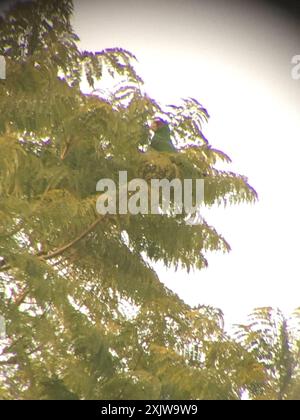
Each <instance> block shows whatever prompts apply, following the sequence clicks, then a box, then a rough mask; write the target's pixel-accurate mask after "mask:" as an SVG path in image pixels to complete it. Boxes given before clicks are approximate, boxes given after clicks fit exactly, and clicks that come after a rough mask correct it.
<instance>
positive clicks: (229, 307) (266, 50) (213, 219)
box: [73, 0, 300, 323]
mask: <svg viewBox="0 0 300 420" xmlns="http://www.w3.org/2000/svg"><path fill="white" fill-rule="evenodd" d="M249 3H250V2H248V6H245V4H246V3H245V2H243V1H239V2H235V1H233V0H232V1H231V2H230V1H226V2H225V0H224V1H221V0H219V1H214V0H202V1H200V0H199V1H196V0H160V1H158V0H152V1H141V0H140V1H139V0H123V1H120V0H119V1H116V0H109V1H108V0H107V1H104V0H98V1H96V0H94V1H92V0H86V1H82V0H81V1H79V0H77V1H76V0H75V16H74V21H73V24H74V27H75V30H76V32H77V33H78V34H79V36H80V38H81V47H82V48H84V49H89V50H94V51H96V50H97V51H99V50H102V49H104V48H108V47H122V48H126V49H128V50H130V51H132V52H133V53H134V54H135V55H136V56H137V58H138V60H139V64H138V67H137V69H138V72H139V74H140V75H141V76H142V78H143V79H144V81H145V87H146V90H147V92H148V93H149V94H150V95H151V96H152V97H154V98H155V99H157V100H159V101H161V102H162V103H167V104H168V103H176V101H178V100H179V99H180V98H181V97H188V96H193V97H195V98H197V99H198V100H199V101H200V102H201V103H202V104H203V105H204V106H205V107H206V108H207V109H208V111H209V114H210V116H211V118H210V120H209V123H208V125H207V126H206V127H205V129H204V132H205V134H206V136H207V137H208V139H209V141H210V143H211V144H212V145H213V146H214V147H217V148H219V149H221V150H223V151H225V152H226V153H227V154H229V155H230V156H231V158H232V159H233V165H232V166H231V167H230V168H229V169H233V170H236V171H238V172H240V173H242V174H244V175H247V176H248V177H249V181H250V183H251V184H252V185H253V186H254V187H255V189H256V190H257V191H258V194H259V197H260V200H259V203H257V204H256V205H255V206H252V205H251V206H250V205H242V206H235V207H231V208H227V209H225V210H224V209H222V208H216V209H213V210H210V211H208V212H207V214H206V218H207V219H208V221H209V222H210V223H211V224H212V225H213V226H215V227H216V228H217V229H218V231H219V232H220V233H222V234H223V235H224V236H225V238H226V239H227V240H228V241H229V243H230V244H231V246H232V252H231V253H230V254H227V255H222V254H218V255H211V256H209V268H208V269H206V270H204V271H200V272H195V273H190V274H187V273H186V272H183V271H178V272H177V273H175V272H174V271H173V270H166V269H164V268H163V267H161V266H158V271H159V274H160V277H161V279H162V280H163V281H164V282H165V284H166V285H167V286H168V287H169V288H171V289H173V290H174V291H175V292H177V293H178V294H179V295H180V296H181V297H182V298H184V299H185V300H186V301H187V302H188V303H190V304H193V305H196V304H210V305H214V306H217V307H220V308H221V309H222V310H223V311H224V313H225V316H226V319H227V322H228V323H233V322H240V321H242V320H243V318H244V317H245V316H246V314H247V313H249V312H250V311H251V310H252V309H253V308H254V307H257V306H269V305H270V306H279V307H280V308H282V309H283V310H284V311H286V313H289V312H291V311H292V310H293V309H295V308H296V307H299V306H300V269H299V265H298V264H299V260H300V256H299V255H298V253H299V238H300V224H299V220H298V217H299V214H300V200H299V198H298V195H299V192H298V191H299V187H298V180H299V174H298V171H299V153H300V146H299V142H300V119H299V112H300V111H299V102H300V81H295V80H292V78H291V68H292V65H291V58H292V56H294V55H296V54H300V37H299V30H298V28H296V26H295V25H294V24H293V23H292V22H289V21H288V20H287V17H285V16H282V15H280V14H278V13H276V12H275V11H274V10H272V9H268V8H263V7H262V6H254V4H256V3H255V2H254V1H253V2H251V4H252V5H251V6H249ZM225 4H226V7H225ZM258 4H259V3H258ZM297 31H298V32H297Z"/></svg>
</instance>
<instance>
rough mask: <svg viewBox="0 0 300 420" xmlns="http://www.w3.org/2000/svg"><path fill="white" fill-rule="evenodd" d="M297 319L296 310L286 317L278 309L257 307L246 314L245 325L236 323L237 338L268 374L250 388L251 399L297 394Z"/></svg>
mask: <svg viewBox="0 0 300 420" xmlns="http://www.w3.org/2000/svg"><path fill="white" fill-rule="evenodd" d="M299 319H300V318H299V310H298V311H296V312H295V313H294V315H293V317H291V319H289V320H287V319H286V318H285V316H284V315H283V313H282V312H281V311H280V310H278V309H277V310H275V309H273V308H269V307H267V308H258V309H256V310H255V311H254V312H253V313H252V314H251V315H250V316H249V323H248V324H247V325H239V326H238V328H237V332H236V336H237V341H238V342H240V343H241V344H243V347H244V348H246V349H247V350H248V351H249V352H250V353H251V354H252V355H254V357H255V358H256V359H257V360H258V361H259V363H260V364H262V365H263V366H264V370H265V372H266V374H267V377H266V381H265V382H264V383H263V384H261V385H260V386H257V385H256V386H255V387H254V388H250V389H249V390H250V395H251V396H252V397H253V398H255V399H273V400H283V399H287V398H288V397H291V396H292V395H293V394H295V393H296V389H297V386H298V385H297V379H298V376H299V368H300V365H299V349H300V347H299V343H300V341H299V339H300V335H299V333H300V323H299ZM298 396H299V395H298Z"/></svg>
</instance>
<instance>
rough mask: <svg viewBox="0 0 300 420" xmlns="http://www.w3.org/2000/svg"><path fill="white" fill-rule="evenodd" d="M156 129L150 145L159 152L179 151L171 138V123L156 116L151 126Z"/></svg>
mask: <svg viewBox="0 0 300 420" xmlns="http://www.w3.org/2000/svg"><path fill="white" fill-rule="evenodd" d="M150 128H151V130H153V131H154V136H153V137H152V140H151V143H150V146H151V147H152V148H153V149H155V150H156V151H158V152H169V153H177V149H176V147H175V146H174V145H173V143H172V140H171V130H170V127H169V124H168V123H167V122H166V121H164V120H163V119H162V118H155V120H154V121H153V122H152V124H151V126H150Z"/></svg>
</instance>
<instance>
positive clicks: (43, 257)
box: [37, 216, 102, 261]
mask: <svg viewBox="0 0 300 420" xmlns="http://www.w3.org/2000/svg"><path fill="white" fill-rule="evenodd" d="M101 220H102V216H101V217H99V218H98V219H96V220H95V221H94V222H93V223H92V224H91V225H90V226H89V227H88V228H87V229H86V230H85V231H84V232H82V233H81V234H80V235H79V236H77V238H75V239H74V240H73V241H71V242H69V243H68V244H66V245H64V246H63V247H61V248H58V249H57V250H56V251H53V252H51V253H50V254H46V255H43V254H37V256H39V257H41V260H45V261H47V260H51V259H52V258H55V257H58V256H59V255H61V254H63V253H64V252H65V251H67V250H68V249H70V248H72V247H73V246H74V245H76V244H77V243H78V242H80V241H81V240H82V239H84V238H85V237H86V236H87V235H88V234H89V233H90V232H92V230H93V229H95V227H96V226H97V225H98V224H99V223H100V222H101Z"/></svg>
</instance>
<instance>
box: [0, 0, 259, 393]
mask: <svg viewBox="0 0 300 420" xmlns="http://www.w3.org/2000/svg"><path fill="white" fill-rule="evenodd" d="M72 11H73V6H72V2H71V1H70V0H59V1H58V0H55V1H46V0H38V1H27V2H20V3H17V4H16V5H14V6H13V7H12V8H11V9H10V10H9V11H7V12H6V15H5V17H2V18H1V21H0V54H1V55H3V56H4V57H5V60H6V67H7V78H6V79H5V80H1V81H0V195H1V200H0V214H1V217H0V220H1V225H0V261H1V263H0V265H1V267H0V273H1V274H0V290H1V291H2V292H1V293H2V299H1V302H0V313H1V314H2V315H3V316H4V317H5V319H6V328H7V338H6V339H5V340H2V341H1V346H0V353H1V354H0V376H1V379H2V382H1V385H0V398H2V399H13V398H18V399H35V398H40V399H53V398H56V399H77V398H78V399H99V398H100V399H103V398H117V399H124V398H134V399H136V398H149V399H151V398H158V399H160V398H161V399H169V398H183V399H190V398H203V399H204V398H211V399H213V398H220V399H230V398H235V399H238V398H240V397H241V393H242V391H243V389H245V387H246V388H247V386H248V385H249V384H250V385H251V384H252V383H257V382H261V381H262V380H263V378H262V373H263V372H262V370H261V369H260V366H259V365H258V364H257V362H256V360H255V359H254V358H253V357H252V356H251V354H249V353H248V352H247V351H246V352H243V349H242V348H241V346H239V345H238V344H237V343H235V342H233V341H232V340H231V339H230V338H229V337H227V336H226V334H225V333H224V329H223V327H222V325H221V323H220V317H219V316H217V315H216V314H215V313H214V312H212V311H211V310H210V309H209V308H190V307H189V306H188V305H187V304H185V303H184V302H183V301H182V300H181V299H180V298H179V297H178V296H177V295H175V294H174V293H172V292H171V291H170V290H168V289H167V288H166V287H165V286H164V285H163V284H162V283H161V282H160V281H159V278H158V276H157V274H156V273H155V272H154V271H153V269H152V268H151V266H150V264H149V263H150V262H156V261H163V262H164V264H165V265H166V266H171V265H175V266H176V267H178V266H182V267H183V268H185V269H187V270H190V269H191V268H197V269H201V268H203V267H205V266H206V265H207V260H206V258H205V252H206V251H207V250H218V251H224V252H227V251H228V250H229V244H228V243H227V242H226V240H225V239H224V238H223V237H222V236H221V235H220V234H219V233H218V232H217V231H216V230H215V229H214V228H213V227H212V226H210V225H209V224H208V223H207V222H206V221H205V220H203V219H201V222H199V223H187V218H188V217H189V215H188V214H185V213H183V214H180V215H177V214H174V213H172V212H171V213H170V214H161V215H143V214H139V215H136V216H132V215H120V214H117V215H105V216H103V215H99V214H97V212H96V200H97V193H96V184H97V181H98V180H99V179H103V178H110V179H112V180H117V177H118V173H119V171H122V170H126V171H127V172H128V176H129V177H130V178H143V179H145V180H146V181H148V182H149V181H150V180H151V178H167V179H173V178H174V177H177V178H179V179H181V180H184V179H185V178H191V179H196V178H199V177H202V176H203V175H204V174H205V183H206V184H205V188H206V193H205V204H206V205H207V206H211V205H213V204H215V203H219V204H221V203H240V202H243V201H246V202H253V201H255V199H256V193H255V191H254V190H253V188H251V186H250V185H249V184H248V182H247V179H246V178H245V177H243V176H241V175H238V174H235V173H232V172H228V171H224V170H220V169H218V161H225V162H230V159H229V157H228V156H227V155H226V154H224V153H223V152H221V151H219V150H216V149H214V148H213V147H212V146H211V145H210V144H209V142H208V141H207V140H206V138H205V137H204V135H203V133H202V124H203V122H204V121H206V120H207V118H208V114H207V111H206V110H205V109H204V108H203V107H202V105H201V104H200V103H199V102H198V101H197V100H195V99H191V98H190V99H186V100H184V101H183V102H182V103H181V104H179V105H176V106H171V107H168V108H167V107H162V106H160V105H159V104H158V103H156V102H155V100H153V99H152V98H150V97H149V96H148V95H147V94H146V93H145V92H144V90H143V83H142V80H141V78H140V77H139V76H138V75H137V74H136V72H135V70H134V67H133V63H134V60H135V57H134V56H133V55H132V54H131V53H130V52H128V51H125V50H123V49H106V50H104V51H100V52H96V53H91V52H88V51H81V50H80V49H79V48H78V46H77V41H78V37H77V35H76V34H75V33H74V32H73V29H72V27H71V24H70V17H71V14H72ZM104 69H107V70H108V71H109V72H110V74H111V75H112V77H119V78H121V79H122V81H123V82H122V84H121V87H119V88H118V89H115V90H113V91H112V92H111V95H110V96H109V97H107V96H106V97H104V96H101V95H100V94H98V95H96V94H84V93H82V91H81V90H80V82H81V80H82V77H83V75H85V77H86V78H87V81H88V83H89V85H90V87H91V89H93V88H94V86H95V83H96V81H97V80H99V79H101V77H102V74H103V71H104ZM157 115H160V116H161V117H162V118H163V119H164V120H166V121H167V122H168V124H169V127H170V129H171V132H172V141H173V142H174V144H175V145H176V147H177V148H178V150H179V152H178V153H176V154H164V153H159V152H158V151H155V150H152V151H151V150H149V144H150V141H151V135H150V131H149V124H148V123H149V121H150V120H153V118H155V117H156V116H157ZM145 151H146V152H145ZM193 346H194V347H193ZM195 346H197V352H196V353H197V355H198V356H197V358H196V359H195V358H193V357H189V358H188V360H187V356H186V354H187V353H186V352H187V349H188V351H190V349H191V348H195ZM241 352H242V354H243V357H241ZM249 367H250V369H249ZM251 367H253V369H251ZM249 372H251V373H250V374H249ZM250 385H249V386H250Z"/></svg>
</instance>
